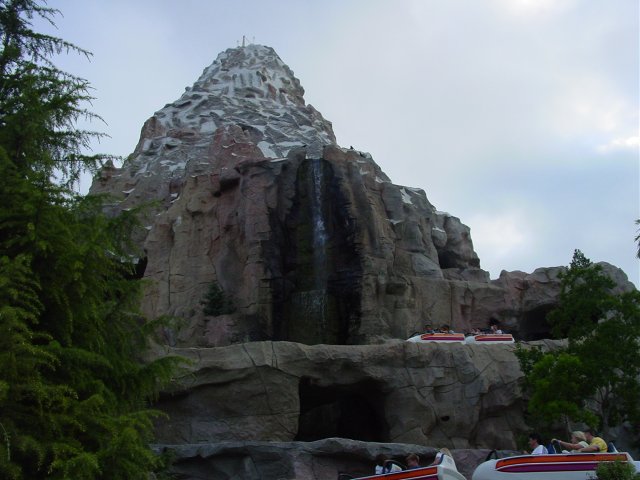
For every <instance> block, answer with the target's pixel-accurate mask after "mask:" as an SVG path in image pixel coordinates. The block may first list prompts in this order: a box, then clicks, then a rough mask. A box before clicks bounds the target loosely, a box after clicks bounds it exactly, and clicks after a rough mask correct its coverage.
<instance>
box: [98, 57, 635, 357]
mask: <svg viewBox="0 0 640 480" xmlns="http://www.w3.org/2000/svg"><path fill="white" fill-rule="evenodd" d="M303 95H304V90H303V88H302V87H301V85H300V82H299V81H298V79H297V78H295V76H294V75H293V72H292V71H291V70H290V69H289V67H287V66H286V65H285V64H284V63H283V62H282V60H280V58H279V57H278V56H277V55H276V53H275V52H274V51H273V49H271V48H269V47H264V46H260V45H249V46H247V47H240V48H235V49H229V50H227V51H226V52H223V53H221V54H220V55H219V56H218V58H217V59H216V61H215V62H214V63H213V64H212V65H211V66H209V67H208V68H206V69H205V70H204V72H203V73H202V75H201V77H200V78H199V79H198V80H197V81H196V83H195V84H194V85H193V87H191V88H187V90H186V91H185V93H184V94H183V95H182V96H181V97H180V99H178V100H177V101H175V102H173V103H170V104H168V105H166V106H165V107H164V108H162V109H161V110H159V111H158V112H156V113H155V114H154V115H153V116H152V117H151V118H150V119H149V120H148V121H147V122H146V123H145V125H144V127H143V128H142V132H141V137H140V141H139V143H138V146H137V147H136V149H135V151H134V153H133V154H132V155H131V156H130V157H129V158H128V159H127V160H126V162H125V164H124V165H123V167H122V168H114V167H113V166H108V167H107V168H105V169H103V171H102V173H101V176H100V178H99V179H97V180H96V181H95V182H94V184H93V186H92V190H91V191H92V193H109V194H111V195H114V196H115V197H116V198H117V199H116V200H115V201H114V203H113V204H112V206H111V208H112V209H113V211H114V213H115V212H118V211H119V210H122V209H127V208H131V207H134V206H137V205H140V204H144V203H145V202H149V201H153V200H155V201H157V202H158V206H157V207H156V208H155V209H153V210H152V213H151V214H150V215H149V217H148V219H147V225H146V228H145V229H143V230H142V231H140V232H139V242H140V245H141V247H142V248H143V250H144V257H145V258H144V259H142V260H141V271H142V270H144V277H145V278H146V279H147V280H149V283H148V285H149V287H148V288H147V289H146V294H145V297H144V301H143V310H144V312H145V313H146V314H147V315H148V316H150V317H157V316H160V315H172V316H175V317H178V318H179V319H181V322H180V323H179V324H177V325H178V327H176V328H172V329H167V330H166V332H165V339H164V342H165V343H167V344H169V345H172V346H203V347H209V346H223V345H229V344H233V343H239V342H245V341H255V340H288V341H295V342H302V343H307V344H318V343H330V344H368V343H376V342H382V341H385V340H386V339H388V338H401V339H403V338H407V337H408V336H409V335H410V334H412V333H413V332H415V331H421V330H423V329H424V325H425V324H427V323H429V324H433V325H439V324H442V323H447V324H449V325H451V326H452V327H453V328H454V329H456V330H459V331H464V330H470V329H471V328H472V327H484V326H486V324H487V321H488V320H489V318H490V317H491V316H495V317H497V318H499V319H500V320H502V321H503V324H504V326H505V327H506V328H508V329H509V330H511V331H512V332H513V333H515V334H516V335H519V334H522V335H520V336H521V337H522V338H525V339H529V338H540V337H542V336H544V333H545V332H546V329H547V326H546V324H545V323H544V314H545V313H546V312H547V311H548V310H549V309H550V308H552V307H553V306H554V305H555V298H556V296H557V291H558V281H557V272H558V269H554V268H552V269H542V270H536V272H534V273H533V274H524V273H520V272H512V273H503V275H501V277H500V279H498V280H496V281H493V282H491V281H489V275H488V273H487V272H485V271H483V270H481V269H480V260H479V259H478V256H477V255H476V253H475V252H474V250H473V244H472V241H471V235H470V231H469V228H468V227H466V226H465V225H463V224H462V223H461V221H460V220H459V219H458V218H456V217H454V216H452V215H449V214H447V213H444V212H440V211H437V210H436V209H435V208H434V206H433V205H431V204H430V203H429V201H428V200H427V197H426V195H425V192H424V191H422V190H420V189H416V188H409V187H403V186H399V185H394V184H393V183H392V182H391V181H390V180H389V178H388V177H387V176H386V175H385V174H384V173H383V172H382V171H381V169H380V167H378V165H377V164H376V163H375V162H374V161H373V159H372V158H371V156H370V155H369V154H367V153H363V152H359V151H355V150H352V149H344V148H340V147H339V146H338V145H336V142H335V137H334V134H333V131H332V127H331V123H330V122H328V121H327V120H325V119H324V118H323V117H322V115H321V114H320V113H319V112H318V111H317V110H315V109H314V108H313V107H312V106H311V105H306V104H305V101H304V98H303ZM143 267H146V268H143ZM616 274H617V275H618V276H619V281H620V282H621V284H624V283H625V282H626V283H627V284H628V285H631V284H629V282H627V281H626V277H625V276H624V273H622V272H621V271H620V272H617V273H616ZM212 282H216V283H217V284H218V285H219V286H220V287H222V289H223V290H224V291H225V292H227V293H228V294H230V295H232V296H233V297H234V301H235V305H236V307H237V309H236V311H235V312H234V313H233V314H230V315H226V316H222V317H216V318H212V317H207V316H205V315H204V314H203V312H202V305H201V304H200V302H201V300H202V299H203V297H204V296H205V294H206V292H207V290H208V288H209V285H210V284H211V283H212Z"/></svg>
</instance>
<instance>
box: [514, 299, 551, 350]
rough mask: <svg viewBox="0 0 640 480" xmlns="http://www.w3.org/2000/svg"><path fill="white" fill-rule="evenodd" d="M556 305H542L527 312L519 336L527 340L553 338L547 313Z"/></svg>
mask: <svg viewBox="0 0 640 480" xmlns="http://www.w3.org/2000/svg"><path fill="white" fill-rule="evenodd" d="M555 307H556V305H541V306H539V307H536V308H534V309H533V310H530V311H528V312H525V313H524V315H523V316H522V321H521V322H520V329H519V330H520V331H519V337H520V340H524V341H526V342H529V341H532V340H543V339H545V338H551V325H549V322H548V321H547V314H548V313H549V312H550V311H551V310H553V309H554V308H555Z"/></svg>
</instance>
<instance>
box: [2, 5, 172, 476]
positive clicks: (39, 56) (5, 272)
mask: <svg viewBox="0 0 640 480" xmlns="http://www.w3.org/2000/svg"><path fill="white" fill-rule="evenodd" d="M56 14H57V11H56V10H52V9H49V8H46V7H43V6H42V5H40V4H39V3H38V2H37V1H36V0H0V48H1V51H0V206H1V207H0V478H9V479H40V478H52V479H98V478H104V479H137V478H147V474H148V472H149V471H151V470H152V469H153V468H154V467H155V466H156V465H158V459H157V457H156V456H155V455H154V454H153V453H152V452H151V451H150V449H149V448H148V443H149V441H150V440H151V435H152V420H153V418H154V415H156V413H155V412H153V411H152V410H150V409H149V408H148V400H149V399H151V398H152V397H153V395H154V394H155V392H157V391H158V389H159V388H160V386H161V385H162V383H163V382H166V381H167V380H168V379H169V377H170V374H171V372H172V371H173V369H174V367H175V361H174V360H173V359H170V358H167V359H163V360H160V361H156V362H152V363H147V364H145V363H143V362H142V359H141V358H140V354H141V352H142V351H143V350H144V346H145V345H146V338H147V328H148V324H147V323H145V322H144V319H142V318H141V317H140V315H139V314H138V313H137V305H138V303H139V293H140V285H139V283H138V282H137V281H135V280H131V277H132V275H131V272H132V271H133V267H134V265H133V262H132V260H133V257H132V246H131V245H129V243H128V241H127V240H128V238H129V234H130V231H131V227H132V226H133V225H134V223H135V219H134V218H133V215H130V214H124V215H121V216H119V217H118V218H108V217H106V216H105V215H103V214H102V209H101V204H100V201H99V199H96V198H88V197H87V198H81V197H78V196H77V195H75V193H74V191H73V189H72V187H73V185H74V182H75V181H76V180H77V178H78V176H79V174H80V173H81V172H82V171H83V170H85V169H89V170H92V169H95V168H96V167H97V166H98V164H99V162H100V161H102V160H104V159H105V158H106V157H105V156H103V155H95V156H88V155H85V154H83V153H82V152H83V150H84V149H85V148H86V147H87V146H88V144H89V142H90V140H91V138H93V137H95V136H96V135H98V134H95V133H92V132H86V131H82V130H79V129H77V128H76V127H75V125H76V121H77V120H78V119H79V118H80V117H82V116H88V117H91V116H92V114H91V113H89V112H87V111H86V110H85V109H84V108H83V105H84V104H85V103H84V102H85V101H86V100H88V99H90V96H89V95H88V87H89V86H88V84H87V82H86V81H84V80H82V79H79V78H76V77H74V76H72V75H69V74H67V73H65V72H62V71H60V70H58V69H57V68H56V67H55V66H54V65H53V64H52V62H51V60H50V59H51V57H52V55H54V54H56V53H60V52H61V51H72V52H73V51H75V52H78V53H80V54H84V55H88V54H87V52H85V51H83V50H81V49H79V48H77V47H75V46H74V45H72V44H69V43H67V42H65V41H63V40H61V39H58V38H55V37H51V36H48V35H43V34H39V33H37V32H34V31H33V30H32V27H31V23H30V22H31V20H32V19H33V18H35V17H38V16H39V17H42V18H44V19H46V20H48V21H51V22H52V21H53V19H54V18H55V15H56Z"/></svg>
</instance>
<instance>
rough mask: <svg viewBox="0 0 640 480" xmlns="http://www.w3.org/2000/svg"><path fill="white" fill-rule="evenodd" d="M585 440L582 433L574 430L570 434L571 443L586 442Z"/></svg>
mask: <svg viewBox="0 0 640 480" xmlns="http://www.w3.org/2000/svg"><path fill="white" fill-rule="evenodd" d="M586 441H587V438H586V437H585V436H584V432H581V431H580V430H576V431H575V432H571V443H578V442H586Z"/></svg>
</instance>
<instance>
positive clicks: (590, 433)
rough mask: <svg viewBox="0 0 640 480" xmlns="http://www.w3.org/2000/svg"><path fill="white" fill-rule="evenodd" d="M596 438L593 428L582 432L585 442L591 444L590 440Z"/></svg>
mask: <svg viewBox="0 0 640 480" xmlns="http://www.w3.org/2000/svg"><path fill="white" fill-rule="evenodd" d="M595 436H596V432H595V431H594V430H593V428H587V429H586V430H585V431H584V438H585V439H586V440H587V442H591V440H593V437H595Z"/></svg>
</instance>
